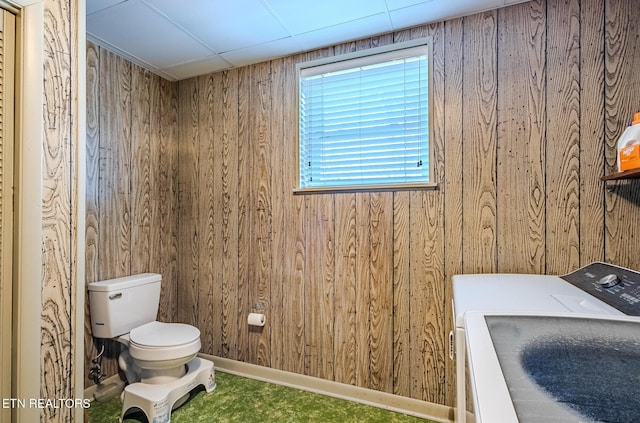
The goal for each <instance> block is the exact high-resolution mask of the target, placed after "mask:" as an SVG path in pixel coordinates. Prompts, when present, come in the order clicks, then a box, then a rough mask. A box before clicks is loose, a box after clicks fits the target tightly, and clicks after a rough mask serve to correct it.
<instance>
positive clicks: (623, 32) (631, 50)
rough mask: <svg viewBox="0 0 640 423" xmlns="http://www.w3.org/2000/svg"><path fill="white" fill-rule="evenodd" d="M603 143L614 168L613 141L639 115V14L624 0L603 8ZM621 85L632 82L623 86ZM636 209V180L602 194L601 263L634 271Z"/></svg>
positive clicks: (637, 264) (639, 198) (638, 231)
mask: <svg viewBox="0 0 640 423" xmlns="http://www.w3.org/2000/svg"><path fill="white" fill-rule="evenodd" d="M605 11H606V17H605V62H604V63H605V90H604V95H605V112H606V114H605V145H606V155H605V159H606V171H607V173H608V172H611V171H613V170H614V169H615V163H616V160H615V154H616V153H615V152H616V144H617V140H618V138H619V137H620V135H621V134H622V132H623V130H624V128H625V125H626V123H627V122H628V121H629V120H631V118H632V117H633V114H634V113H636V112H639V111H640V84H638V83H637V80H638V74H637V71H638V69H640V38H639V37H638V33H639V32H640V23H639V22H638V19H640V11H639V10H638V7H637V5H635V4H633V3H632V2H628V1H624V0H611V1H608V2H606V5H605ZM626 81H635V82H634V83H631V84H628V83H626ZM638 205H640V181H638V180H635V181H631V183H628V184H617V185H615V187H614V188H613V189H611V190H607V193H606V195H605V219H604V223H605V240H604V241H605V260H606V261H608V262H612V263H618V264H620V263H624V264H625V265H627V266H630V267H631V268H635V269H638V268H640V257H639V256H638V254H637V248H636V246H637V241H635V240H638V239H640V225H638V224H632V223H631V218H630V217H631V216H634V214H635V213H637V210H638ZM630 240H634V241H631V242H630Z"/></svg>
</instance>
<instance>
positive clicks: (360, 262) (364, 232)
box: [356, 193, 371, 388]
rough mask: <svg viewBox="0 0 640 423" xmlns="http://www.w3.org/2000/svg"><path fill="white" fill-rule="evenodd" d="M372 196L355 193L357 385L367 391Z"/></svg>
mask: <svg viewBox="0 0 640 423" xmlns="http://www.w3.org/2000/svg"><path fill="white" fill-rule="evenodd" d="M369 200H370V194H369V193H357V194H356V385H357V386H362V387H366V388H368V387H369V385H370V383H371V371H370V369H369V366H370V362H371V357H370V353H371V351H370V349H369V336H370V335H369V322H370V321H371V316H370V314H369V313H370V311H371V310H370V308H369V301H370V298H371V294H370V293H371V291H370V290H371V284H370V280H371V274H370V271H369V260H370V256H369V246H370V245H371V233H370V231H369V228H370V226H371V224H370V215H369V208H370V204H369Z"/></svg>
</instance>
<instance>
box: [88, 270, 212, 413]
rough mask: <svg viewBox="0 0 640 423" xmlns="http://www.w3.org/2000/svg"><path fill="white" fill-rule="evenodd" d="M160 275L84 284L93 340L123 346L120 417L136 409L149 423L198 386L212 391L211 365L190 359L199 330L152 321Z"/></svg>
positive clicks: (182, 325) (198, 344)
mask: <svg viewBox="0 0 640 423" xmlns="http://www.w3.org/2000/svg"><path fill="white" fill-rule="evenodd" d="M161 281H162V276H161V275H159V274H155V273H143V274H139V275H132V276H125V277H121V278H115V279H109V280H105V281H100V282H95V283H90V284H89V286H88V289H89V308H90V314H91V329H92V331H93V336H95V337H96V338H106V339H116V340H117V341H119V342H120V343H122V344H123V346H124V348H123V351H122V352H121V353H120V357H119V358H118V362H119V364H120V368H121V369H122V370H123V371H124V373H125V375H126V377H127V382H128V383H129V385H128V386H127V387H126V388H125V391H124V393H123V396H124V397H123V409H122V414H121V420H122V417H124V415H125V414H126V413H127V411H128V410H129V409H132V408H138V409H140V410H142V411H143V412H144V413H145V414H146V415H147V418H148V419H149V421H150V422H151V421H153V422H156V421H157V422H169V421H170V414H171V410H172V409H174V408H177V407H178V406H180V405H182V404H183V403H184V402H185V401H186V400H187V399H188V397H189V392H190V391H191V390H193V389H194V388H195V387H197V386H198V385H203V386H204V387H205V389H206V390H207V392H211V391H212V390H213V389H214V388H215V374H214V370H213V363H212V362H211V361H208V360H204V359H201V358H198V357H196V355H197V353H198V352H199V351H200V331H199V330H198V329H197V328H195V327H193V326H191V325H186V324H183V323H162V322H158V321H156V317H157V314H158V306H159V304H160V286H161Z"/></svg>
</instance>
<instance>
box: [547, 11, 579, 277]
mask: <svg viewBox="0 0 640 423" xmlns="http://www.w3.org/2000/svg"><path fill="white" fill-rule="evenodd" d="M547 14H548V18H547V75H546V78H547V80H546V86H547V88H546V91H547V94H546V95H547V100H546V102H547V105H546V131H547V133H546V137H547V139H552V140H554V142H548V143H547V144H546V148H547V150H546V169H545V183H546V189H545V191H546V193H547V195H546V222H547V224H546V252H545V257H546V265H545V270H546V272H547V273H552V274H559V273H564V272H566V269H567V268H570V269H575V268H578V267H579V266H580V4H579V2H578V1H577V0H574V1H570V2H564V1H557V0H549V1H548V3H547Z"/></svg>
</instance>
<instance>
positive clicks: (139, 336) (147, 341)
mask: <svg viewBox="0 0 640 423" xmlns="http://www.w3.org/2000/svg"><path fill="white" fill-rule="evenodd" d="M198 338H200V331H199V330H198V328H196V327H193V326H191V325H186V324H184V323H162V322H151V323H147V324H145V325H142V326H139V327H137V328H134V329H131V332H130V334H129V339H130V340H131V342H133V343H136V344H138V345H140V346H146V347H171V346H176V345H183V344H188V343H190V342H194V341H196V340H197V339H198Z"/></svg>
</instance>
